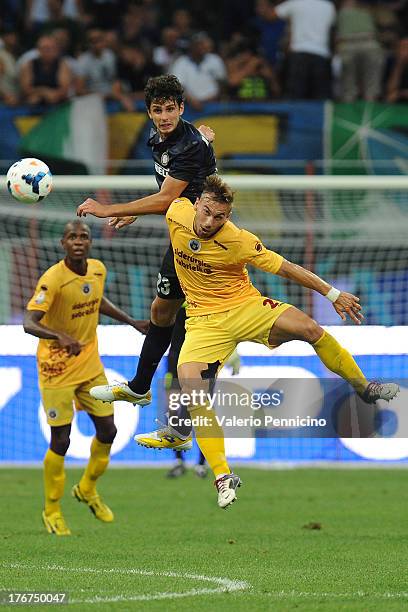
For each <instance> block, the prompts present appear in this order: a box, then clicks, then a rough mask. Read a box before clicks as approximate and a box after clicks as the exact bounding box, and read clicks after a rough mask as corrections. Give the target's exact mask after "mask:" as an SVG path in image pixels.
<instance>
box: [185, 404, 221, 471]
mask: <svg viewBox="0 0 408 612" xmlns="http://www.w3.org/2000/svg"><path fill="white" fill-rule="evenodd" d="M189 412H190V416H191V418H192V419H194V431H195V435H196V440H197V444H198V446H199V447H200V449H201V452H202V453H203V455H204V457H205V458H206V460H207V463H208V465H209V466H210V468H211V469H212V471H213V472H214V476H215V477H216V478H217V476H220V474H229V473H230V472H231V470H230V469H229V467H228V463H227V458H226V456H225V446H224V432H223V431H222V427H220V425H219V424H218V422H217V419H216V416H215V412H214V410H211V409H208V406H207V405H204V406H197V407H195V406H190V407H189ZM199 417H201V419H200V423H197V421H198V419H199Z"/></svg>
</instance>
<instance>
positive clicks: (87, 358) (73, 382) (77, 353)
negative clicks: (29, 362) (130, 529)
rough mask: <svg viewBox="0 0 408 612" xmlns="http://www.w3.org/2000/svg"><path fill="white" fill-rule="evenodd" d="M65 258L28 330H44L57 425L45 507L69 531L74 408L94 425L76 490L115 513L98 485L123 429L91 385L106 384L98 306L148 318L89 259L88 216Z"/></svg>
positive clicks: (47, 518) (60, 529)
mask: <svg viewBox="0 0 408 612" xmlns="http://www.w3.org/2000/svg"><path fill="white" fill-rule="evenodd" d="M61 244H62V247H63V249H64V251H65V259H63V260H61V261H59V262H58V263H57V264H55V265H54V266H52V267H51V268H49V269H48V270H47V271H46V272H45V273H44V274H43V275H42V276H41V278H40V279H39V281H38V284H37V287H36V290H35V293H34V295H33V297H32V298H31V300H30V301H29V303H28V305H27V310H26V312H25V318H24V330H25V331H26V332H27V333H29V334H32V335H33V336H37V337H38V338H40V341H39V343H38V351H37V364H38V376H39V385H40V391H41V396H42V402H43V406H44V409H45V412H46V414H47V422H48V424H49V425H50V426H51V442H50V447H49V449H48V450H47V453H46V455H45V458H44V488H45V507H44V511H43V514H42V517H43V522H44V525H45V527H46V529H47V531H48V532H49V533H55V534H57V535H69V534H70V530H69V528H68V526H67V524H66V522H65V520H64V517H63V515H62V512H61V506H60V500H61V498H62V495H63V492H64V481H65V471H64V457H65V454H66V452H67V450H68V447H69V442H70V439H69V436H70V431H71V422H72V419H73V415H74V411H73V404H75V408H76V409H77V410H85V411H86V412H87V413H88V414H89V416H90V418H91V419H92V421H93V423H94V425H95V437H94V438H93V440H92V444H91V455H90V459H89V462H88V465H87V467H86V469H85V472H84V474H83V476H82V478H81V480H80V482H79V483H78V484H77V485H75V486H74V487H73V489H72V495H73V496H74V497H75V498H76V499H77V500H78V501H81V502H84V503H85V504H87V505H88V507H89V508H90V510H91V511H92V512H93V514H94V515H95V516H96V518H98V519H100V520H101V521H104V522H107V523H109V522H111V521H113V513H112V511H111V510H110V508H109V507H108V506H107V505H106V504H104V503H103V501H102V500H101V498H100V496H99V495H98V492H97V490H96V481H97V479H98V478H99V477H100V476H101V475H102V474H103V473H104V472H105V470H106V468H107V466H108V463H109V456H110V449H111V446H112V443H113V440H114V438H115V435H116V427H115V423H114V419H113V404H108V403H102V402H100V401H97V400H94V399H92V398H91V397H90V395H89V389H90V388H91V387H92V386H94V385H95V384H106V377H105V374H104V370H103V365H102V362H101V360H100V357H99V353H98V343H97V337H96V328H97V325H98V320H99V314H105V315H108V316H110V317H112V318H113V319H116V320H117V321H121V322H123V323H127V324H128V325H131V326H133V327H134V328H136V329H138V330H139V331H142V332H143V333H145V331H146V325H145V322H143V321H136V320H134V319H132V318H131V317H130V316H128V315H127V314H126V313H125V312H123V311H122V310H120V309H119V308H117V307H116V306H115V305H114V304H112V302H110V301H109V300H108V299H106V298H105V297H104V295H103V291H104V284H105V278H106V268H105V266H104V265H103V263H102V262H101V261H98V260H97V259H88V253H89V249H90V246H91V232H90V229H89V227H88V226H87V225H86V224H85V223H83V222H82V221H79V220H77V221H74V222H72V223H68V224H67V225H66V226H65V229H64V234H63V237H62V240H61Z"/></svg>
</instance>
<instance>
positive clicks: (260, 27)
mask: <svg viewBox="0 0 408 612" xmlns="http://www.w3.org/2000/svg"><path fill="white" fill-rule="evenodd" d="M276 4H277V3H276V2H270V0H257V2H256V4H255V17H254V18H253V19H252V21H251V23H252V25H253V27H254V29H255V31H256V32H257V33H258V37H259V50H260V52H261V53H262V55H263V56H264V57H265V58H266V59H267V60H268V62H269V63H270V64H271V65H272V66H276V65H277V64H278V63H280V61H281V57H282V54H283V51H282V46H283V39H284V36H285V30H286V22H285V21H284V20H283V19H274V20H272V21H271V20H270V19H268V13H269V12H270V10H271V8H273V7H274V6H275V5H276Z"/></svg>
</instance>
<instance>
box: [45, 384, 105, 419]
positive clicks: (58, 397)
mask: <svg viewBox="0 0 408 612" xmlns="http://www.w3.org/2000/svg"><path fill="white" fill-rule="evenodd" d="M107 384H108V381H107V378H106V376H105V374H104V373H102V374H99V376H95V378H92V379H91V380H87V381H86V382H83V383H80V384H77V385H72V386H71V387H62V388H60V389H51V388H50V387H42V388H40V391H41V397H42V403H43V406H44V410H45V413H46V415H47V423H48V425H51V426H53V427H59V426H60V425H68V424H69V423H72V419H73V418H74V405H75V410H85V411H86V412H87V413H88V414H93V415H94V416H98V417H103V416H110V415H111V414H113V404H107V403H104V402H101V401H99V400H96V399H94V398H93V397H91V396H90V395H89V390H90V388H91V387H95V386H96V385H107Z"/></svg>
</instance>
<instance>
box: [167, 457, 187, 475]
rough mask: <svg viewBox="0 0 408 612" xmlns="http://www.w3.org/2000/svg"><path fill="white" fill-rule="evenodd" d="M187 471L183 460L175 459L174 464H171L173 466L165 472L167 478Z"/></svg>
mask: <svg viewBox="0 0 408 612" xmlns="http://www.w3.org/2000/svg"><path fill="white" fill-rule="evenodd" d="M186 472H187V468H186V466H185V465H184V461H181V460H179V461H177V463H176V465H173V467H172V468H171V469H170V470H169V471H168V472H167V474H166V476H167V478H180V476H184V474H185V473H186Z"/></svg>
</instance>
